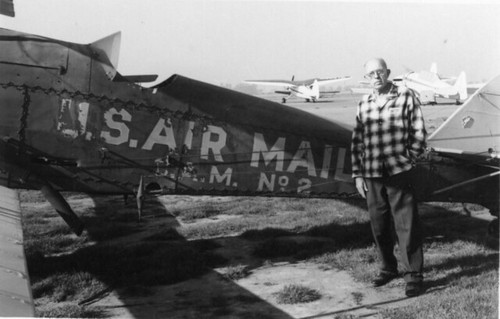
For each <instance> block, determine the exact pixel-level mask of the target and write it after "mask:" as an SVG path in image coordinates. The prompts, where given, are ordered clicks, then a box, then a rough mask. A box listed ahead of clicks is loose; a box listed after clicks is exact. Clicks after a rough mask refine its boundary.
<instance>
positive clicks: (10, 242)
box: [0, 186, 35, 317]
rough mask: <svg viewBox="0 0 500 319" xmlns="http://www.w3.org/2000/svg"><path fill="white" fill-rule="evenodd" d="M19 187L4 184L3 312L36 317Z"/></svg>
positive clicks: (0, 213)
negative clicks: (11, 187) (15, 188)
mask: <svg viewBox="0 0 500 319" xmlns="http://www.w3.org/2000/svg"><path fill="white" fill-rule="evenodd" d="M22 243H23V230H22V228H21V209H20V207H19V197H18V194H17V192H16V191H15V190H12V189H8V188H6V187H3V186H0V316H2V317H33V316H34V315H35V310H34V306H33V298H32V295H31V288H30V287H31V286H30V280H29V276H28V270H27V266H26V258H25V255H24V249H23V244H22Z"/></svg>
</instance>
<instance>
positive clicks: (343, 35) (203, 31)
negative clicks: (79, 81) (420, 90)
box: [0, 0, 500, 85]
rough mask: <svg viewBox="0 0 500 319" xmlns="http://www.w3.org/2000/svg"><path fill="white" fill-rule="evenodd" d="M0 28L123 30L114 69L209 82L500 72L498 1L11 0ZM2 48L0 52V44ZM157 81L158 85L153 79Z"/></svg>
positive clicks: (68, 33)
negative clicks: (373, 67)
mask: <svg viewBox="0 0 500 319" xmlns="http://www.w3.org/2000/svg"><path fill="white" fill-rule="evenodd" d="M14 5H15V11H16V17H15V18H10V17H6V16H0V27H2V28H7V29H12V30H16V31H22V32H27V33H33V34H36V35H41V36H45V37H49V38H55V39H59V40H64V41H69V42H75V43H85V44H86V43H91V42H94V41H96V40H98V39H101V38H103V37H106V36H108V35H110V34H112V33H115V32H117V31H121V32H122V38H121V51H120V59H119V63H118V71H119V72H120V73H121V74H125V75H129V74H158V75H159V80H158V81H163V80H165V79H167V78H168V77H169V76H171V75H172V74H174V73H177V74H181V75H184V76H187V77H190V78H194V79H197V80H201V81H205V82H209V83H212V84H223V83H230V84H232V85H236V84H238V83H241V82H242V81H244V80H255V79H265V80H267V79H291V77H292V76H295V79H308V78H314V77H338V76H347V75H349V76H351V77H352V81H354V82H357V81H359V80H362V78H363V73H364V72H363V64H364V62H366V60H368V59H369V58H372V57H382V58H384V59H385V60H386V61H387V63H388V65H389V68H390V69H391V70H392V75H393V76H396V75H400V74H403V73H405V72H407V70H413V71H420V70H428V69H429V68H430V66H431V64H432V63H433V62H436V63H437V67H438V72H439V73H440V74H442V75H444V76H457V75H458V74H459V73H460V72H461V71H465V72H466V74H467V80H468V81H469V82H480V81H486V80H489V79H491V78H492V77H494V76H495V75H497V74H500V36H499V34H500V32H499V31H500V19H499V18H498V17H499V16H500V2H498V1H493V0H491V1H487V0H485V1H473V0H469V1H466V0H462V1H452V0H448V1H430V0H427V1H426V0H421V1H416V0H415V1H390V0H385V1H381V2H375V1H368V0H358V1H339V0H338V1H334V0H331V1H284V0H282V1H262V0H259V1H257V0H252V1H234V0H233V1H220V0H218V1H216V0H187V1H186V0H185V1H175V0H174V1H172V0H169V1H164V0H143V1H137V0H99V1H98V0H87V1H81V0H44V1H40V0H14ZM0 49H1V48H0ZM158 81H157V82H158Z"/></svg>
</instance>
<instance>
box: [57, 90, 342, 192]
mask: <svg viewBox="0 0 500 319" xmlns="http://www.w3.org/2000/svg"><path fill="white" fill-rule="evenodd" d="M89 109H90V107H89V103H88V102H85V101H84V102H81V103H78V104H76V103H75V102H74V101H72V100H70V99H65V100H63V101H62V104H61V106H60V115H59V118H58V120H59V121H58V130H59V131H60V132H62V133H63V134H66V136H68V135H69V136H70V137H72V138H77V137H78V136H81V135H82V134H85V135H84V136H85V140H87V141H90V140H91V139H90V137H92V134H94V136H95V137H100V138H101V140H102V141H103V142H104V143H107V144H109V145H114V146H120V147H126V148H129V149H137V150H139V151H145V152H154V154H158V153H162V150H167V151H172V150H176V151H177V152H178V151H179V149H180V148H181V147H182V148H187V150H189V161H190V162H192V164H191V165H194V166H195V167H196V166H197V165H198V166H202V165H205V164H208V165H209V166H207V165H205V166H204V167H206V168H203V169H202V170H199V171H198V173H200V174H206V175H205V176H204V177H203V176H202V175H200V178H199V179H197V182H201V181H203V183H205V182H206V183H209V184H217V185H221V186H222V187H237V186H238V185H245V187H246V188H250V189H252V188H253V189H255V190H256V191H260V192H268V191H271V192H280V191H287V192H289V191H290V190H291V189H292V190H295V191H296V192H298V193H304V192H307V191H309V190H310V189H311V188H312V187H313V186H314V184H317V183H319V182H320V180H327V179H332V178H333V179H335V180H340V181H347V182H348V181H350V175H349V174H347V173H346V172H345V168H344V163H345V162H346V153H347V150H346V149H345V148H341V147H334V146H332V145H329V144H325V143H321V142H318V141H314V142H313V141H310V140H307V139H301V138H300V137H297V136H289V135H284V136H279V135H277V134H264V133H262V132H250V133H249V132H248V131H245V130H239V129H238V128H236V127H230V126H228V127H223V126H217V125H207V124H205V123H198V122H195V121H184V120H178V119H174V118H169V117H158V116H149V115H145V114H144V113H140V114H137V115H136V114H135V113H131V112H130V111H129V110H127V109H124V108H121V109H120V108H116V107H111V108H108V109H106V110H104V111H103V112H102V113H100V114H101V115H100V116H101V118H102V120H100V122H102V125H101V126H99V128H97V130H98V131H96V127H92V125H93V124H92V121H89V120H88V118H89ZM94 113H95V112H94ZM148 116H149V117H148ZM68 123H72V124H71V125H69V124H68ZM87 128H89V131H88V132H86V129H87ZM90 131H92V132H93V133H91V132H90ZM249 134H250V135H249ZM242 136H246V138H245V139H244V140H243V142H240V143H238V144H236V143H233V142H230V143H228V140H229V139H230V138H235V137H236V138H237V139H241V138H242ZM245 141H248V143H245ZM163 154H167V155H168V154H169V153H168V152H163ZM162 156H163V155H162ZM145 157H146V158H147V156H145ZM152 158H153V156H152ZM196 159H198V160H196ZM152 161H154V160H152ZM165 165H167V164H165ZM167 166H168V165H167ZM165 167H166V166H165ZM198 168H199V167H198ZM170 171H172V172H173V171H174V170H169V172H170ZM191 175H193V174H191ZM184 176H187V175H186V174H184ZM193 176H196V174H195V175H193ZM249 183H254V186H249ZM321 183H324V182H321Z"/></svg>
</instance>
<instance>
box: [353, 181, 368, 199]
mask: <svg viewBox="0 0 500 319" xmlns="http://www.w3.org/2000/svg"><path fill="white" fill-rule="evenodd" d="M354 181H355V182H356V189H357V190H358V193H359V194H360V195H361V197H363V198H366V192H367V191H368V188H367V187H366V183H365V179H364V178H363V177H356V178H355V180H354Z"/></svg>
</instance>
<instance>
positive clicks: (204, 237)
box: [21, 192, 498, 318]
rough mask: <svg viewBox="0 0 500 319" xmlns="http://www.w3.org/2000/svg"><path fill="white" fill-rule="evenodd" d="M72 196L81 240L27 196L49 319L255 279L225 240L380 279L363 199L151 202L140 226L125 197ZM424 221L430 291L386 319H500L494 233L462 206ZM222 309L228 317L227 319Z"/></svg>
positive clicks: (33, 266) (26, 217) (29, 243)
mask: <svg viewBox="0 0 500 319" xmlns="http://www.w3.org/2000/svg"><path fill="white" fill-rule="evenodd" d="M64 196H65V197H66V198H67V199H68V201H69V202H70V205H71V206H72V207H73V208H74V210H75V212H76V213H77V214H78V215H79V216H80V217H81V218H82V219H83V221H84V222H85V224H86V226H87V230H86V231H85V232H84V233H83V235H82V236H81V237H76V236H75V235H73V234H71V232H70V231H69V230H68V227H67V226H66V225H65V224H64V223H63V222H62V221H61V220H60V218H59V217H58V215H57V214H56V213H54V212H53V210H52V208H51V207H50V206H49V205H46V204H45V200H44V199H43V197H42V196H41V195H40V194H39V193H38V192H21V198H22V213H23V230H24V237H25V250H26V255H27V261H28V268H29V272H30V276H31V282H32V288H33V296H34V298H35V303H36V305H37V306H36V311H37V315H39V316H48V317H59V316H64V317H95V318H102V317H106V316H107V315H108V314H107V312H106V311H105V310H104V309H101V308H98V307H92V305H87V306H85V305H82V304H81V303H82V302H83V301H84V300H86V299H88V298H89V297H91V296H94V295H99V293H101V292H102V291H103V290H106V289H113V290H116V291H118V292H119V293H121V294H123V295H130V294H134V293H137V292H139V294H140V295H145V296H150V295H153V294H154V291H153V290H152V287H155V286H158V285H168V284H174V283H177V282H180V281H184V280H186V279H191V278H194V277H197V276H200V275H203V274H205V273H207V272H208V271H210V269H212V268H214V267H217V268H219V269H220V268H222V269H224V275H225V276H226V278H229V279H231V280H238V279H240V278H243V277H245V276H247V275H248V274H249V273H250V272H251V270H252V268H250V267H249V266H248V265H245V264H243V263H238V262H237V261H236V262H235V261H230V260H226V259H225V258H224V257H222V256H221V255H220V254H219V253H218V249H219V248H220V245H219V244H218V242H217V239H218V238H232V237H237V238H239V239H242V240H245V241H247V242H249V243H251V246H252V247H253V249H252V250H251V251H253V255H252V258H254V259H256V260H260V263H257V264H256V265H254V266H258V265H259V264H260V265H265V264H270V265H272V264H273V262H276V261H280V260H283V259H285V260H289V261H292V262H293V261H307V262H312V263H316V264H318V265H320V267H323V268H335V269H340V270H345V271H348V272H349V273H350V274H351V275H352V276H353V277H354V278H355V279H356V280H358V281H360V282H366V283H368V282H369V281H370V280H371V277H372V276H373V275H374V274H376V272H377V271H378V266H377V265H378V264H377V256H376V253H375V249H374V246H373V240H372V238H371V233H370V226H369V220H368V214H367V213H366V205H365V203H364V202H363V201H361V200H357V199H343V200H331V199H293V198H255V197H237V198H234V197H208V196H202V197H190V196H162V197H159V198H158V199H157V200H156V201H155V200H154V199H152V200H150V201H148V203H147V205H146V210H145V213H144V217H145V218H143V221H142V222H141V223H138V222H137V213H136V210H135V207H134V205H133V203H132V205H130V206H126V205H125V204H124V203H123V200H122V198H121V197H119V196H116V197H113V196H110V197H101V198H94V199H91V198H90V197H88V196H86V195H82V194H64ZM165 207H166V208H165ZM468 209H469V210H471V211H473V212H474V211H476V210H478V209H481V208H480V207H475V206H473V205H469V206H468ZM173 216H175V218H174V217H173ZM421 216H422V222H423V224H424V230H425V241H424V256H425V269H424V270H425V273H424V276H425V285H426V286H425V288H426V289H427V291H428V292H427V293H426V294H425V295H424V296H421V297H419V298H415V299H414V302H412V303H411V305H409V306H407V307H402V308H398V309H391V310H384V312H383V313H382V315H383V317H384V318H483V317H484V318H496V317H497V316H498V304H497V303H498V243H497V242H491V240H490V239H488V237H486V236H485V232H486V224H485V222H484V221H481V220H478V219H474V218H470V217H467V216H465V215H463V214H462V213H461V205H456V204H441V203H430V204H424V205H422V209H421ZM117 240H120V242H123V241H125V244H124V243H120V244H118V245H117V244H116V243H115V242H117ZM281 293H283V297H282V298H284V299H283V300H285V299H286V298H291V299H290V300H295V299H294V298H296V299H297V300H299V299H300V298H299V296H301V294H303V295H304V296H305V297H304V298H306V300H307V298H308V297H307V296H309V297H310V296H313V295H314V293H313V292H307V288H306V287H295V286H293V285H292V286H289V287H288V288H287V290H286V291H285V290H283V291H281ZM286 296H288V297H286ZM290 296H294V297H290ZM358 297H359V298H362V296H358ZM217 300H218V299H217ZM217 300H215V299H214V302H215V303H216V301H217ZM219 303H221V306H220V307H216V308H217V309H218V310H217V311H226V310H227V309H226V308H227V307H226V306H225V304H224V305H222V303H224V301H223V300H222V301H220V300H219ZM214 311H215V310H214ZM221 315H222V314H221ZM343 316H344V315H343ZM417 316H418V317H417ZM342 318H351V317H350V316H349V315H348V314H345V316H344V317H342Z"/></svg>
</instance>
